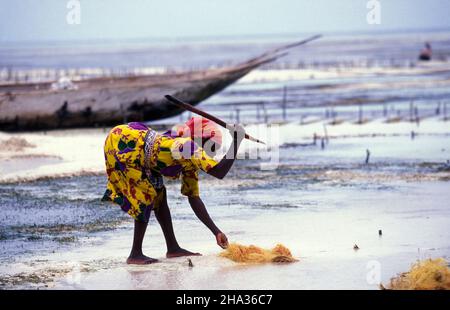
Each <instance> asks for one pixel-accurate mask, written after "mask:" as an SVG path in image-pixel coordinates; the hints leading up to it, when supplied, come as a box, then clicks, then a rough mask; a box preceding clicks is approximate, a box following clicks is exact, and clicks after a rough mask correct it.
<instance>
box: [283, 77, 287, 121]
mask: <svg viewBox="0 0 450 310" xmlns="http://www.w3.org/2000/svg"><path fill="white" fill-rule="evenodd" d="M286 96H287V87H286V85H285V86H284V87H283V106H282V108H283V121H286Z"/></svg>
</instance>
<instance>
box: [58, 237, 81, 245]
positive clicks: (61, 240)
mask: <svg viewBox="0 0 450 310" xmlns="http://www.w3.org/2000/svg"><path fill="white" fill-rule="evenodd" d="M53 240H54V241H56V242H59V243H73V242H76V241H77V240H78V238H77V237H75V236H66V237H57V238H53Z"/></svg>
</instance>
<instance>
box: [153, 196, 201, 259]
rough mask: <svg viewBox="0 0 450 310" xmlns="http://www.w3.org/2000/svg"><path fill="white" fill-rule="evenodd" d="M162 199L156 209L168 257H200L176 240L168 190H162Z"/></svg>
mask: <svg viewBox="0 0 450 310" xmlns="http://www.w3.org/2000/svg"><path fill="white" fill-rule="evenodd" d="M162 190H163V193H162V195H163V196H162V197H161V199H160V200H159V205H158V207H157V208H156V209H155V216H156V219H157V220H158V222H159V225H161V229H162V231H163V234H164V238H165V239H166V245H167V254H166V257H168V258H170V257H179V256H191V255H200V254H199V253H193V252H190V251H188V250H185V249H183V248H181V247H180V245H179V244H178V241H177V239H176V238H175V233H174V231H173V225H172V216H171V215H170V210H169V206H168V204H167V195H166V189H165V188H164V189H162Z"/></svg>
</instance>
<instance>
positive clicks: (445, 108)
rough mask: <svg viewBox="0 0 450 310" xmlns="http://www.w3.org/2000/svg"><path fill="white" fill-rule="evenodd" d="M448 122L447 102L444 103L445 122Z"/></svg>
mask: <svg viewBox="0 0 450 310" xmlns="http://www.w3.org/2000/svg"><path fill="white" fill-rule="evenodd" d="M446 120H447V101H445V102H444V121H446Z"/></svg>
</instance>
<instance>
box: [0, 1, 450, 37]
mask: <svg viewBox="0 0 450 310" xmlns="http://www.w3.org/2000/svg"><path fill="white" fill-rule="evenodd" d="M367 1H368V0H339V1H337V0H308V1H306V0H164V1H155V0H80V2H81V24H80V25H69V24H68V23H67V22H66V15H67V13H68V11H69V10H68V9H67V7H66V6H67V3H68V2H69V0H0V42H1V41H47V40H77V39H82V40H86V39H87V40H89V39H126V38H148V37H169V38H172V37H177V38H178V37H189V36H224V35H225V36H233V35H254V34H271V33H303V32H307V33H310V32H325V33H326V32H343V31H345V32H352V31H377V30H380V31H384V30H396V29H420V30H426V29H432V28H448V29H450V18H449V12H450V1H449V0H379V1H380V3H381V24H380V25H368V24H367V21H366V15H367V12H368V9H367V8H366V4H367Z"/></svg>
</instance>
